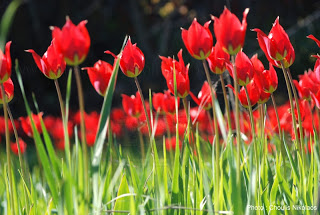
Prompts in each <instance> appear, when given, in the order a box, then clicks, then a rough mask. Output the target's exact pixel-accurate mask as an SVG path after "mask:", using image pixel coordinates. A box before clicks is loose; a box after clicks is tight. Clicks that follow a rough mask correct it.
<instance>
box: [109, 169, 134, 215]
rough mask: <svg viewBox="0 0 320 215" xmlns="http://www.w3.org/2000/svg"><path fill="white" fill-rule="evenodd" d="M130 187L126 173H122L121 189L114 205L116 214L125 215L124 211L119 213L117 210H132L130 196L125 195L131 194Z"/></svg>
mask: <svg viewBox="0 0 320 215" xmlns="http://www.w3.org/2000/svg"><path fill="white" fill-rule="evenodd" d="M129 193H130V192H129V187H128V183H127V179H126V176H125V174H124V175H122V178H121V182H120V186H119V190H118V193H117V198H118V199H117V200H116V203H115V205H114V209H113V210H114V211H115V213H114V214H115V215H123V214H122V213H117V212H116V211H130V201H131V200H130V196H125V195H126V194H129Z"/></svg>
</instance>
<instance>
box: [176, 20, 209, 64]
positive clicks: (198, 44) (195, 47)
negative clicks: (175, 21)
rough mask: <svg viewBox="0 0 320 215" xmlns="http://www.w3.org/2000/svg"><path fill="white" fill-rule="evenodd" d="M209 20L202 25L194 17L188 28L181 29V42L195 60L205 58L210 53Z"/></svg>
mask: <svg viewBox="0 0 320 215" xmlns="http://www.w3.org/2000/svg"><path fill="white" fill-rule="evenodd" d="M210 22H211V21H208V22H206V23H205V24H204V26H202V25H200V24H199V23H198V22H197V19H196V18H194V20H193V22H192V24H191V26H190V27H189V29H188V30H185V29H182V32H181V36H182V40H183V43H184V45H185V46H186V48H187V50H188V52H189V53H190V55H191V56H192V57H194V58H195V59H197V60H205V59H206V58H207V57H208V56H209V55H210V53H211V49H212V46H213V37H212V34H211V32H210V30H209V25H210Z"/></svg>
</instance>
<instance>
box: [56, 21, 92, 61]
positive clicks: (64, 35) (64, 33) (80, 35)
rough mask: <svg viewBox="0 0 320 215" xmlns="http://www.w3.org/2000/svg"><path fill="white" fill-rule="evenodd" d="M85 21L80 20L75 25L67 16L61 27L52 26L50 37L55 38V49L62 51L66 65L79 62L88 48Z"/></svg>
mask: <svg viewBox="0 0 320 215" xmlns="http://www.w3.org/2000/svg"><path fill="white" fill-rule="evenodd" d="M86 24H87V21H86V20H84V21H81V22H80V23H79V24H78V25H77V26H76V25H74V24H73V23H72V21H71V20H70V18H69V17H67V18H66V23H65V25H64V26H63V28H62V29H60V28H58V27H52V38H53V39H54V40H55V43H56V48H57V51H58V52H60V53H62V55H63V57H64V60H65V61H66V63H67V64H68V65H72V66H74V65H79V64H81V63H82V62H83V61H84V60H85V58H86V57H87V54H88V52H89V48H90V36H89V33H88V30H87V28H86Z"/></svg>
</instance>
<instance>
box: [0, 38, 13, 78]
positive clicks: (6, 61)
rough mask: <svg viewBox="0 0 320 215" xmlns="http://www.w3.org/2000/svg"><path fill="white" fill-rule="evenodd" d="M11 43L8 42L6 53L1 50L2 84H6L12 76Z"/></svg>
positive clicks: (0, 68) (0, 70) (0, 71)
mask: <svg viewBox="0 0 320 215" xmlns="http://www.w3.org/2000/svg"><path fill="white" fill-rule="evenodd" d="M10 46H11V41H9V42H7V44H6V47H5V53H3V52H2V51H1V50H0V83H4V82H5V81H7V80H8V79H9V78H10V76H11V67H12V65H11V56H10Z"/></svg>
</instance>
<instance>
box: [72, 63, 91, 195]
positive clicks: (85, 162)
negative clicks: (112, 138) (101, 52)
mask: <svg viewBox="0 0 320 215" xmlns="http://www.w3.org/2000/svg"><path fill="white" fill-rule="evenodd" d="M74 73H75V77H76V83H77V90H78V100H79V109H80V131H81V146H82V152H83V167H84V197H85V200H86V201H88V200H89V174H90V173H89V167H88V165H89V163H88V161H89V160H88V149H87V143H86V142H87V141H86V125H85V119H84V116H85V111H84V98H83V90H82V83H81V77H80V73H79V67H78V66H77V65H76V66H74Z"/></svg>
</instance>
